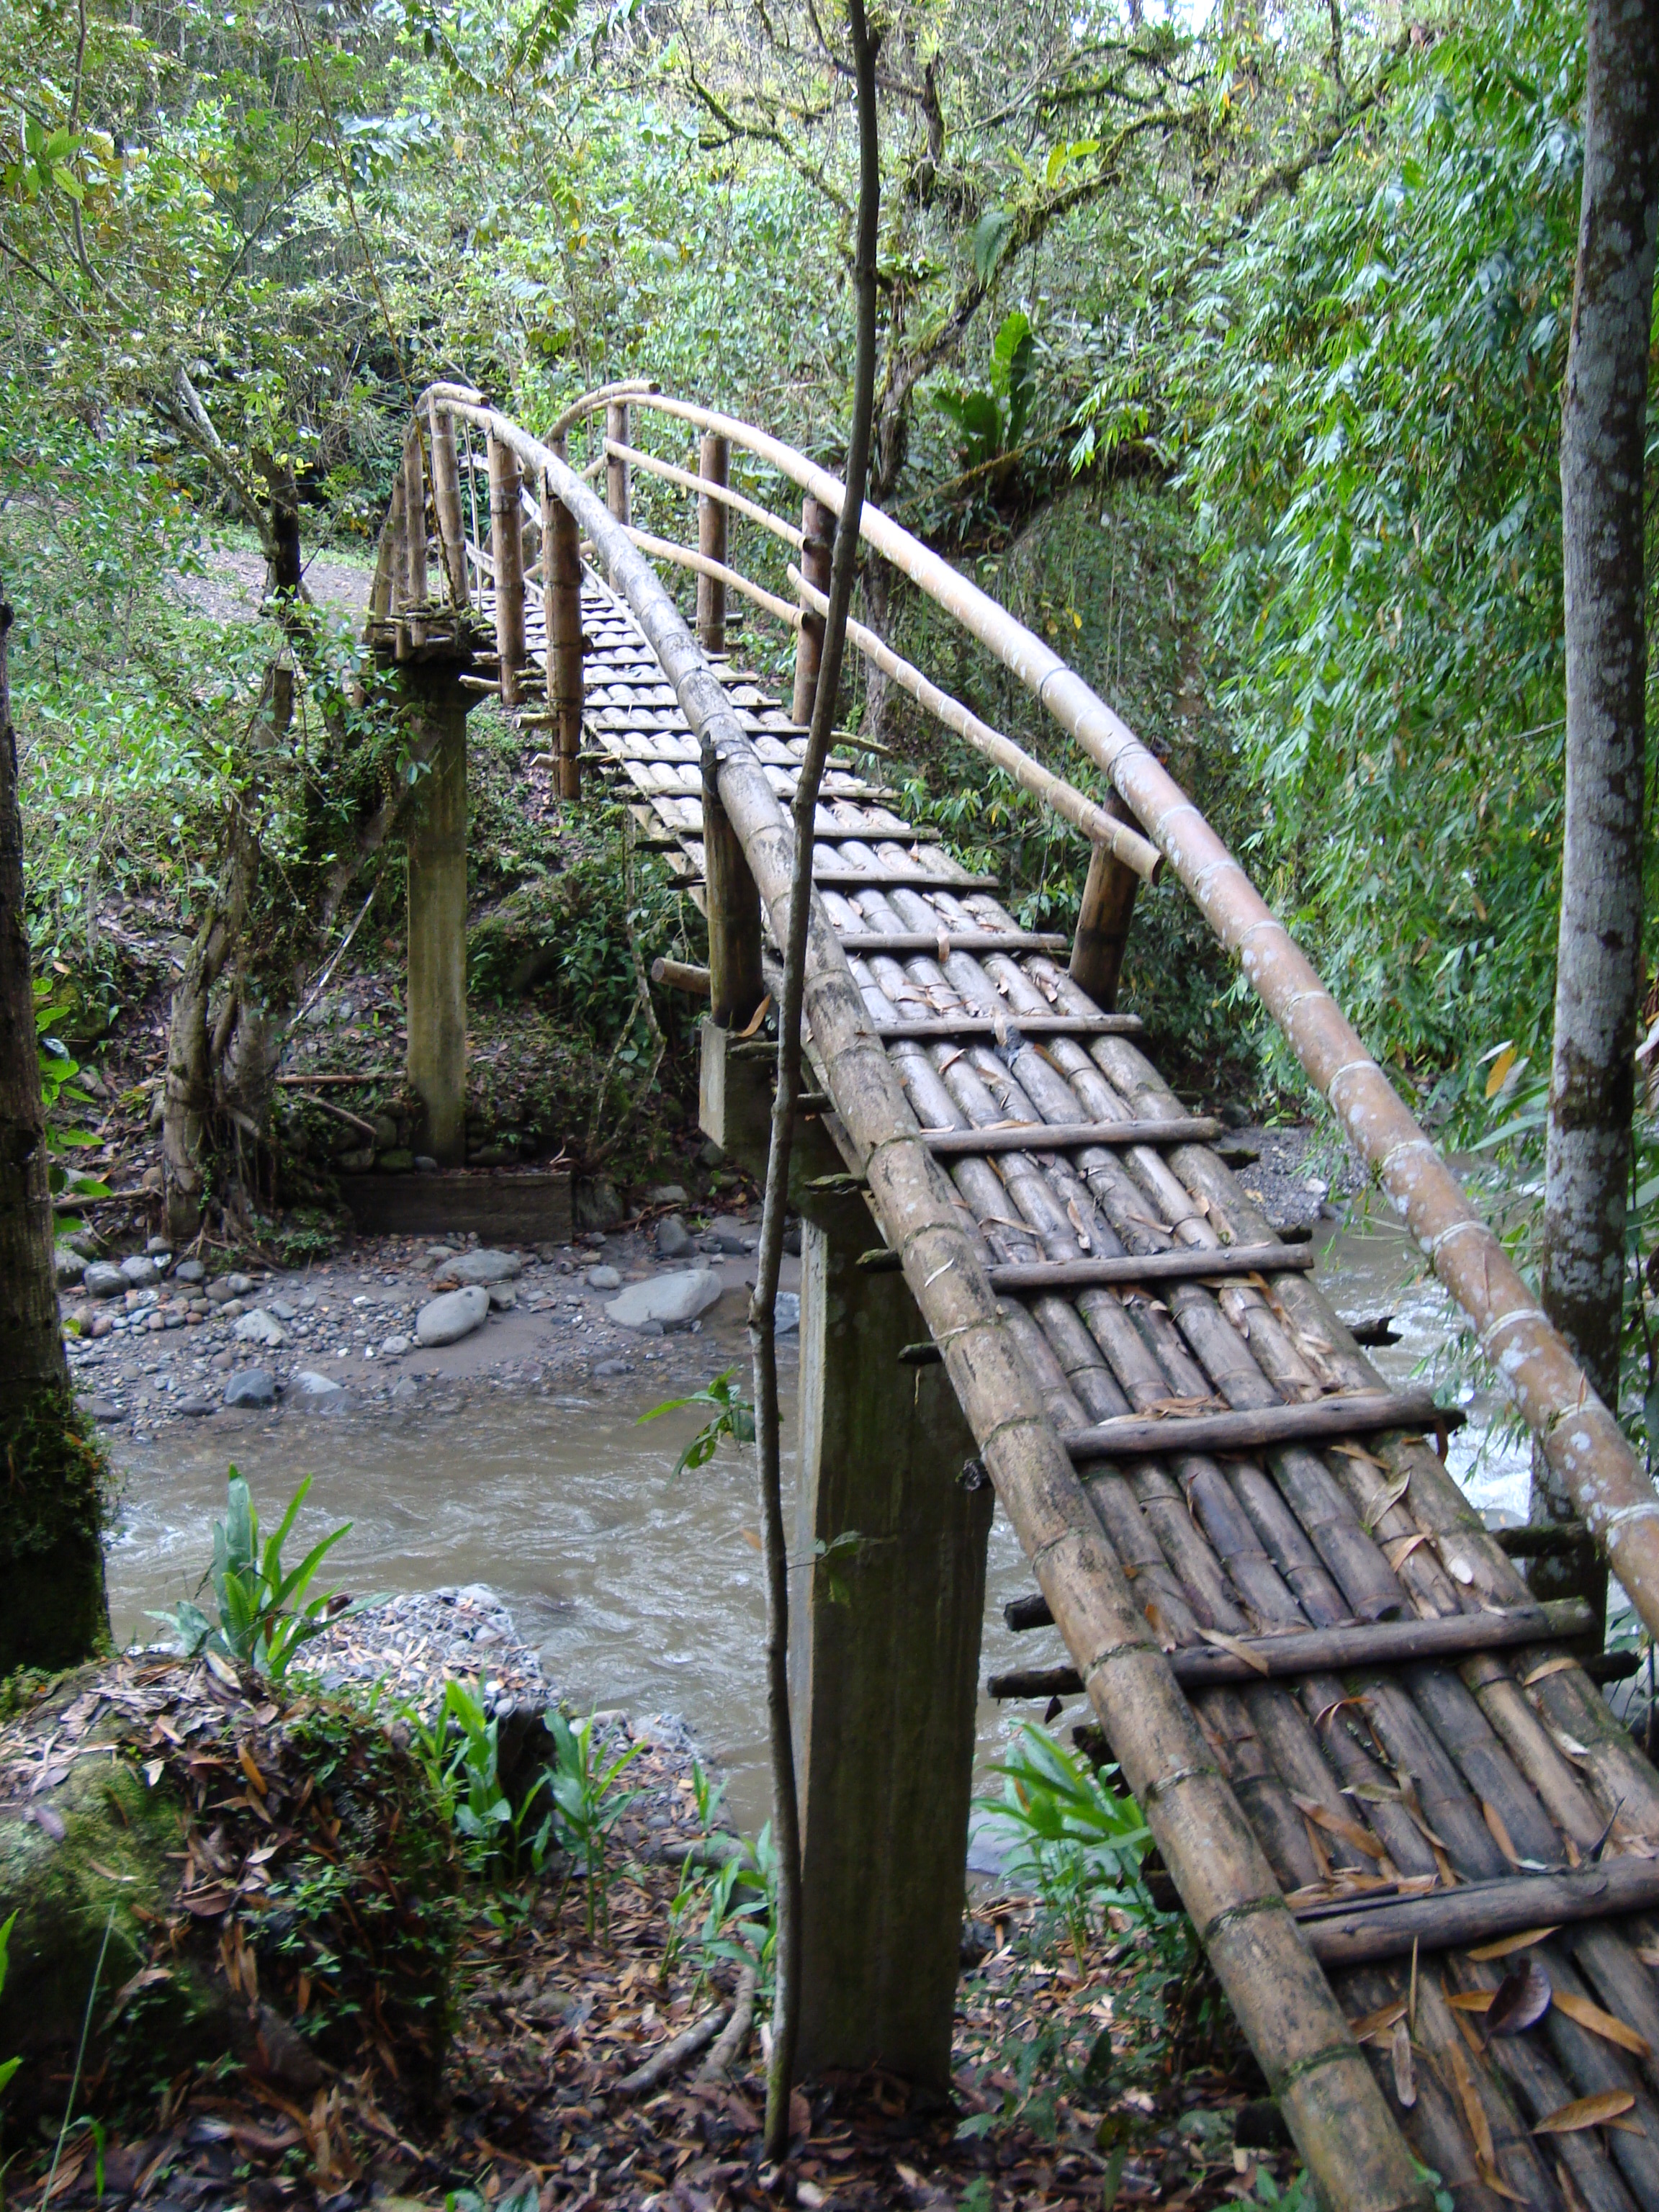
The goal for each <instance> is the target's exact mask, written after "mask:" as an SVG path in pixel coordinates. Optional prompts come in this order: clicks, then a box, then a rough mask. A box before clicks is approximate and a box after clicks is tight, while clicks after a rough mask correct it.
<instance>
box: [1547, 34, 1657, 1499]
mask: <svg viewBox="0 0 1659 2212" xmlns="http://www.w3.org/2000/svg"><path fill="white" fill-rule="evenodd" d="M1583 143H1584V153H1583V164H1584V166H1583V196H1582V200H1581V204H1580V212H1579V223H1578V259H1577V273H1576V276H1575V280H1574V285H1573V301H1572V330H1571V338H1570V341H1569V344H1568V351H1567V376H1566V387H1565V392H1564V394H1563V398H1562V409H1561V503H1562V525H1561V535H1562V556H1563V568H1564V577H1565V582H1564V599H1565V641H1566V684H1567V736H1566V827H1565V842H1564V847H1563V853H1562V866H1561V921H1560V932H1559V940H1558V952H1557V969H1556V989H1555V1039H1554V1055H1553V1064H1552V1067H1551V1075H1550V1099H1549V1134H1548V1143H1547V1158H1546V1168H1545V1200H1544V1206H1545V1211H1544V1246H1543V1295H1544V1304H1545V1309H1546V1310H1547V1312H1548V1314H1549V1316H1550V1317H1551V1319H1552V1320H1553V1322H1555V1323H1556V1325H1557V1327H1558V1328H1559V1329H1560V1330H1561V1331H1562V1333H1563V1334H1564V1335H1565V1337H1566V1338H1567V1340H1568V1341H1569V1342H1570V1343H1571V1345H1572V1346H1573V1348H1574V1349H1575V1351H1576V1352H1577V1354H1578V1357H1579V1358H1580V1359H1581V1361H1582V1362H1583V1366H1584V1368H1585V1370H1586V1372H1587V1373H1588V1374H1589V1377H1590V1380H1591V1381H1592V1382H1593V1383H1594V1384H1595V1388H1596V1389H1597V1390H1598V1392H1599V1393H1600V1394H1601V1397H1602V1398H1603V1399H1604V1400H1605V1401H1606V1402H1607V1404H1608V1405H1609V1406H1611V1407H1615V1408H1616V1407H1617V1404H1618V1396H1619V1349H1620V1329H1621V1324H1622V1321H1623V1314H1624V1288H1625V1273H1626V1261H1625V1212H1626V1199H1627V1192H1628V1189H1629V1182H1630V1162H1631V1115H1632V1104H1633V1092H1634V1079H1635V1063H1634V1059H1633V1054H1634V1050H1635V1045H1636V1025H1637V1018H1638V1012H1639V1009H1640V1005H1641V996H1642V981H1643V979H1642V828H1643V811H1644V794H1645V789H1646V746H1647V712H1646V690H1647V631H1646V623H1645V600H1646V592H1647V581H1646V544H1645V526H1644V524H1645V518H1644V511H1643V482H1644V459H1645V452H1646V444H1647V404H1648V352H1649V347H1650V343H1651V337H1652V325H1653V266H1654V240H1655V231H1656V224H1659V6H1656V5H1655V0H1589V71H1588V79H1587V82H1586V86H1585V93H1584V134H1583ZM1533 1504H1534V1516H1535V1517H1545V1516H1548V1517H1560V1518H1565V1517H1567V1514H1568V1511H1569V1510H1570V1509H1569V1508H1568V1505H1567V1502H1566V1500H1565V1498H1563V1497H1559V1496H1557V1495H1556V1486H1555V1485H1554V1484H1553V1480H1552V1479H1551V1478H1550V1477H1549V1476H1548V1474H1547V1472H1546V1471H1544V1470H1543V1468H1542V1465H1541V1462H1539V1472H1537V1473H1536V1474H1534V1498H1533Z"/></svg>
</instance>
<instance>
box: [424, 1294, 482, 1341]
mask: <svg viewBox="0 0 1659 2212" xmlns="http://www.w3.org/2000/svg"><path fill="white" fill-rule="evenodd" d="M488 1318H489V1291H487V1290H485V1289H484V1287H483V1284H482V1283H469V1284H467V1285H466V1286H465V1289H463V1290H459V1291H445V1293H444V1294H443V1296H442V1297H438V1298H434V1299H433V1300H432V1302H431V1303H430V1304H428V1305H424V1306H422V1308H421V1310H420V1314H419V1316H418V1317H417V1318H416V1323H415V1334H416V1336H417V1337H418V1338H419V1340H420V1341H421V1342H422V1344H424V1345H426V1346H428V1349H430V1348H432V1347H435V1346H438V1345H441V1344H459V1342H460V1340H461V1339H462V1338H463V1337H464V1336H471V1334H472V1332H473V1330H474V1329H475V1328H483V1324H484V1322H485V1321H486V1320H487V1319H488Z"/></svg>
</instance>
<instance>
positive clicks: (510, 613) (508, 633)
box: [489, 435, 524, 707]
mask: <svg viewBox="0 0 1659 2212" xmlns="http://www.w3.org/2000/svg"><path fill="white" fill-rule="evenodd" d="M519 501H520V466H519V461H518V457H517V456H516V455H515V453H513V448H512V447H511V446H510V445H508V444H507V441H505V440H504V439H502V438H498V437H496V436H495V435H491V436H490V439H489V550H490V556H491V558H492V559H493V560H494V562H495V650H496V652H497V653H498V654H499V655H500V657H501V704H502V705H503V706H504V707H516V706H517V705H518V703H519V702H520V699H521V698H522V697H523V696H524V687H523V685H522V684H521V683H520V674H519V671H520V668H521V666H522V665H523V662H524V526H523V523H522V520H521V519H520V506H519Z"/></svg>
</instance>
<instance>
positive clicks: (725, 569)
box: [628, 528, 801, 629]
mask: <svg viewBox="0 0 1659 2212" xmlns="http://www.w3.org/2000/svg"><path fill="white" fill-rule="evenodd" d="M628 534H629V538H632V540H633V542H634V544H635V545H636V546H637V547H638V548H639V550H640V551H641V553H648V554H649V555H650V556H651V558H652V559H653V561H671V562H673V563H674V565H675V567H676V568H692V569H695V570H696V573H697V574H698V575H699V576H713V577H715V578H717V579H718V580H719V581H720V584H721V585H722V586H724V587H725V589H726V590H727V591H732V592H741V593H742V594H743V596H744V599H752V600H753V601H754V603H755V605H757V607H764V608H765V610H766V611H767V613H768V614H769V615H775V616H776V617H777V618H778V620H779V621H780V622H781V623H787V624H788V625H789V627H790V629H799V628H800V625H801V611H800V609H799V607H797V606H792V605H790V603H789V601H788V600H787V599H779V597H778V595H777V593H776V592H769V591H768V590H767V589H766V588H765V586H764V585H762V584H755V583H751V582H750V580H749V578H748V577H747V576H745V575H744V574H741V573H740V572H739V571H738V569H736V568H732V567H731V566H730V565H729V564H722V563H720V562H716V561H711V560H710V559H709V557H708V555H707V554H706V553H694V552H693V551H692V550H691V548H690V546H689V545H677V544H675V543H674V541H673V539H672V538H653V536H652V535H651V533H650V532H648V531H645V530H635V529H632V528H630V529H629V533H628Z"/></svg>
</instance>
